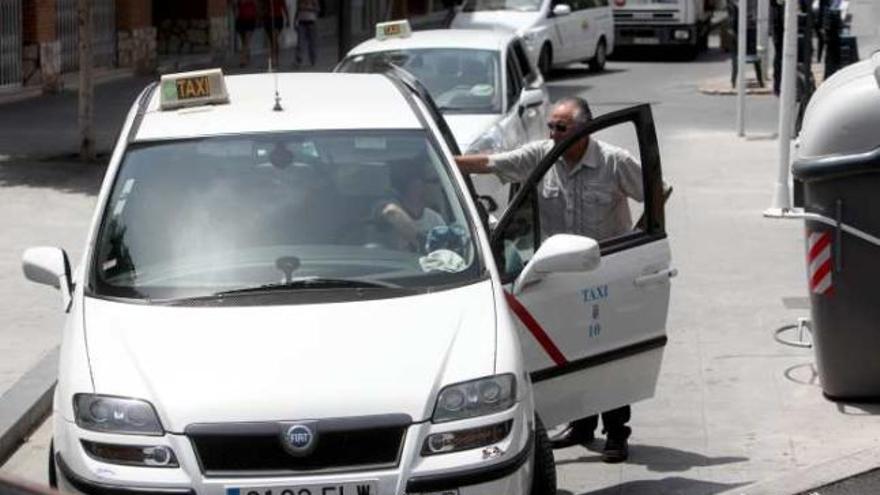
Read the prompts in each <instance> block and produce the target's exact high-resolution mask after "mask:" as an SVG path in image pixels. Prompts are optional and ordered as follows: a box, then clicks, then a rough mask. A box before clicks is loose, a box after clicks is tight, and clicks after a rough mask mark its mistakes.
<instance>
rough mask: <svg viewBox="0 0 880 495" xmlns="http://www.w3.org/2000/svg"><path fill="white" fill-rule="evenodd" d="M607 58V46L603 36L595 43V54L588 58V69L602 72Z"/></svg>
mask: <svg viewBox="0 0 880 495" xmlns="http://www.w3.org/2000/svg"><path fill="white" fill-rule="evenodd" d="M607 60H608V46H607V45H606V44H605V38H602V39H600V40H599V44H598V45H596V54H595V55H593V58H591V59H590V62H589V64H590V70H592V71H593V72H602V71H603V70H605V62H606V61H607Z"/></svg>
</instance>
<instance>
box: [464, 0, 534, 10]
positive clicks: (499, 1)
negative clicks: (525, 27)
mask: <svg viewBox="0 0 880 495" xmlns="http://www.w3.org/2000/svg"><path fill="white" fill-rule="evenodd" d="M541 2H542V0H465V2H464V5H463V6H462V8H461V10H462V11H464V12H482V11H487V10H517V11H520V12H534V11H537V10H538V9H540V8H541Z"/></svg>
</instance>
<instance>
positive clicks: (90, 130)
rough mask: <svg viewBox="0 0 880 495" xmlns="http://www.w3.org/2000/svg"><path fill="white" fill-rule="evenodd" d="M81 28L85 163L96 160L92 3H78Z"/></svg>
mask: <svg viewBox="0 0 880 495" xmlns="http://www.w3.org/2000/svg"><path fill="white" fill-rule="evenodd" d="M77 14H78V16H77V17H78V24H79V26H78V28H79V45H78V47H77V48H78V49H79V108H78V114H77V123H78V125H79V158H80V160H82V161H84V162H89V161H93V160H94V159H95V126H94V123H95V122H94V121H95V115H94V114H95V112H94V110H95V108H94V99H95V88H94V81H93V79H92V65H93V63H94V61H93V60H92V59H93V57H92V22H93V21H92V2H91V0H79V1H78V2H77Z"/></svg>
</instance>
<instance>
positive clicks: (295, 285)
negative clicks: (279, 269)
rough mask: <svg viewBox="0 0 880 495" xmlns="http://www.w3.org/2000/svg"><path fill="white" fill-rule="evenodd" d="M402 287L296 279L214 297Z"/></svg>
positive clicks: (342, 279)
mask: <svg viewBox="0 0 880 495" xmlns="http://www.w3.org/2000/svg"><path fill="white" fill-rule="evenodd" d="M400 288H401V286H399V285H397V284H392V283H389V282H379V281H374V280H371V281H367V280H358V279H351V278H324V277H303V278H295V279H293V280H290V281H287V282H274V283H271V284H263V285H257V286H254V287H243V288H241V289H232V290H225V291H220V292H215V293H214V294H213V296H214V297H217V296H228V295H234V294H249V293H260V292H275V291H286V290H303V289H400Z"/></svg>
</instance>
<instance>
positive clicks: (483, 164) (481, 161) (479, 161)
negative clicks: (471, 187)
mask: <svg viewBox="0 0 880 495" xmlns="http://www.w3.org/2000/svg"><path fill="white" fill-rule="evenodd" d="M455 164H456V165H458V169H459V170H461V173H463V174H489V173H492V170H491V169H490V168H489V155H461V156H456V157H455Z"/></svg>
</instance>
